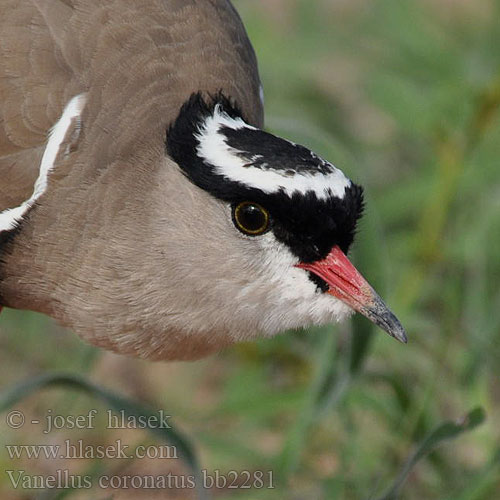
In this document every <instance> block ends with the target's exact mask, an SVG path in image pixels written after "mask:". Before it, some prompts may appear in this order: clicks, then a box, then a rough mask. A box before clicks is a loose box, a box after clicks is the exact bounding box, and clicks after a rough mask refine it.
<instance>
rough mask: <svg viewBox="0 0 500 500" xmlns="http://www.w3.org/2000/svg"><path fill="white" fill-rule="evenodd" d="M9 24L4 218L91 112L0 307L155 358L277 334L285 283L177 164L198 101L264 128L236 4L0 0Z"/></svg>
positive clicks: (5, 34) (5, 39)
mask: <svg viewBox="0 0 500 500" xmlns="http://www.w3.org/2000/svg"><path fill="white" fill-rule="evenodd" d="M0 11H1V15H0V212H1V211H2V210H5V209H8V208H12V207H15V206H18V205H20V204H21V203H22V202H23V201H24V200H27V199H28V198H29V197H30V196H31V193H32V191H33V185H34V183H35V180H36V178H37V176H38V172H39V168H40V161H41V159H42V155H43V153H44V150H45V148H46V145H47V134H48V132H49V129H50V128H51V127H52V126H53V125H54V124H55V123H56V122H57V121H58V119H59V118H60V116H61V114H62V112H63V110H64V109H65V106H66V105H67V104H68V102H69V101H70V100H71V99H72V98H73V97H75V96H77V95H84V99H85V106H84V108H83V112H82V114H81V116H80V117H79V119H73V120H72V122H71V125H70V127H69V128H68V129H67V131H66V134H65V137H64V141H63V144H62V146H61V147H60V149H59V150H58V153H57V157H56V161H55V164H54V169H53V171H51V173H50V175H49V179H48V187H47V190H46V192H44V193H43V195H42V196H41V197H40V198H39V199H38V200H37V202H36V204H35V205H34V206H33V207H32V208H31V209H30V210H29V211H28V212H27V214H26V215H25V217H24V218H23V220H22V221H21V222H20V223H19V225H18V227H17V228H16V229H15V230H13V231H4V232H3V233H0V305H4V306H8V307H14V308H20V309H31V310H35V311H39V312H43V313H46V314H48V315H50V316H52V317H54V318H56V319H57V320H58V321H59V322H61V323H62V324H64V325H67V326H69V327H70V328H72V329H74V330H75V331H76V332H77V333H78V334H79V335H81V336H82V337H84V338H85V339H86V340H88V341H89V342H92V343H94V344H97V345H100V346H103V347H105V348H109V349H112V350H115V351H117V352H121V353H125V354H132V355H137V356H141V357H146V358H150V359H193V358H197V357H201V356H203V355H206V354H208V353H210V352H213V351H215V350H217V349H219V348H220V347H222V346H224V345H227V344H229V343H231V342H234V341H236V340H241V339H245V338H251V337H254V336H255V335H257V333H258V331H259V330H266V326H265V324H264V323H259V321H261V320H260V319H259V320H257V319H254V316H255V317H256V316H263V317H265V315H266V311H268V310H269V314H273V313H272V312H271V308H272V307H275V306H276V304H275V303H274V304H273V302H276V300H277V299H276V296H275V295H273V293H274V292H273V291H272V290H271V288H273V287H274V288H276V286H275V285H277V283H278V281H279V279H280V278H279V277H272V276H271V277H270V275H269V269H266V268H265V266H263V262H265V259H264V260H263V254H262V252H263V250H259V251H257V250H255V247H254V246H252V245H253V242H252V241H250V240H249V239H245V238H237V237H236V236H235V235H234V234H233V231H234V227H232V226H231V224H229V223H228V218H227V217H226V212H225V210H226V207H225V205H224V204H223V203H222V202H221V201H220V200H217V199H214V198H213V197H212V196H211V195H210V194H209V193H207V192H205V191H204V190H202V189H199V188H198V187H197V186H195V185H194V184H193V183H191V182H188V181H187V180H186V177H185V175H184V174H183V173H182V172H181V171H180V169H179V168H178V167H177V165H176V164H175V162H174V161H173V160H172V159H171V158H170V157H169V156H168V155H166V153H165V134H166V131H167V129H168V127H169V126H170V125H171V124H172V122H173V121H174V120H175V118H176V117H177V115H178V114H179V110H180V108H181V106H182V104H183V103H184V102H186V101H187V100H188V98H189V97H190V95H191V94H193V93H198V92H201V93H202V94H203V95H205V96H209V95H212V96H213V95H216V94H217V93H219V92H222V94H224V95H225V96H228V97H229V98H230V99H231V100H232V101H233V102H235V103H236V104H237V106H238V108H239V110H241V113H242V115H243V117H244V119H245V121H246V122H247V123H249V124H250V125H253V126H255V127H262V124H263V109H262V102H261V100H260V98H259V86H260V82H259V76H258V71H257V64H256V60H255V55H254V52H253V49H252V47H251V45H250V42H249V41H248V38H247V35H246V33H245V30H244V27H243V26H242V24H241V21H240V19H239V17H238V14H237V13H236V11H235V10H234V8H233V7H232V5H231V4H230V2H229V1H227V0H111V1H109V2H102V1H100V0H37V1H36V2H33V1H29V0H0ZM199 214H202V215H199ZM207 221H210V223H209V224H207ZM240 236H241V235H240ZM224 241H231V242H232V243H231V244H232V245H233V246H234V249H235V250H234V252H232V251H231V250H229V251H228V250H227V247H226V246H225V245H224V244H221V242H224ZM193 249H194V251H193ZM297 272H299V271H297ZM300 272H301V273H304V276H305V271H302V270H301V271H300ZM241 290H245V292H244V294H243V295H244V297H246V298H245V301H244V303H243V304H241V307H240V308H238V305H233V303H232V300H233V299H234V298H235V297H236V296H238V294H240V295H241V293H242V292H241ZM331 300H335V299H333V298H332V299H331ZM336 314H337V315H338V316H341V315H340V313H336ZM273 321H274V320H273ZM269 322H270V321H268V323H269ZM314 322H316V321H315V320H314V318H313V317H308V318H307V319H305V320H303V321H302V320H301V321H295V322H293V321H291V322H289V323H288V322H287V321H286V320H284V321H283V327H288V326H301V324H310V323H314ZM277 329H278V328H277V327H276V326H274V324H273V327H272V328H271V327H270V328H269V331H268V332H267V334H270V332H271V330H273V332H274V331H275V330H277Z"/></svg>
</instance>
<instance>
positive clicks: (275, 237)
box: [166, 94, 406, 342]
mask: <svg viewBox="0 0 500 500" xmlns="http://www.w3.org/2000/svg"><path fill="white" fill-rule="evenodd" d="M166 148H167V154H168V155H169V156H170V157H171V158H172V159H173V160H174V161H175V162H176V163H177V164H178V166H179V167H180V169H181V171H182V173H183V174H184V175H185V177H187V178H188V179H189V181H190V182H191V183H192V184H193V185H194V186H196V189H200V190H202V191H203V192H204V193H203V197H204V198H203V200H204V201H203V203H204V204H205V206H206V210H207V213H210V214H211V216H210V217H207V219H206V221H205V222H204V225H205V226H206V225H208V227H204V228H203V230H204V231H206V232H209V233H211V238H203V243H200V244H199V245H200V246H198V247H197V248H193V249H191V250H189V249H186V253H187V254H189V253H190V252H197V253H201V254H203V253H205V254H206V255H207V261H206V266H207V267H209V268H210V269H209V270H208V271H207V270H199V271H200V272H201V273H202V274H203V273H207V272H208V273H211V282H212V284H213V286H214V290H217V291H216V292H215V295H216V296H219V297H220V298H221V304H222V302H224V301H229V303H230V304H232V305H231V307H230V309H231V316H232V318H230V319H229V318H227V321H226V322H227V323H231V320H233V319H234V325H233V327H232V328H234V329H235V330H238V329H241V330H242V331H243V332H244V333H243V334H241V333H240V334H239V333H235V337H238V335H239V337H238V338H241V337H242V336H243V337H244V338H245V337H249V336H250V335H251V334H250V333H245V332H250V331H252V330H255V333H257V331H260V332H261V333H263V334H265V335H272V334H274V333H277V332H279V331H282V330H285V329H288V328H297V327H305V326H310V325H312V324H316V325H318V324H325V323H329V322H332V321H340V320H342V319H344V318H346V317H347V316H348V315H349V314H350V313H352V311H353V310H355V311H358V312H360V313H361V314H363V315H365V316H366V317H368V318H369V319H370V320H372V321H373V322H374V323H376V324H377V325H379V326H380V327H381V328H382V329H384V330H385V331H386V332H388V333H389V334H390V335H392V336H393V337H395V338H397V339H398V340H401V341H403V342H406V335H405V331H404V329H403V327H402V326H401V324H400V323H399V321H398V320H397V318H396V317H395V316H394V315H393V314H392V313H391V312H390V310H389V309H388V308H387V306H386V305H385V304H384V303H383V301H382V300H381V298H380V297H379V296H378V295H377V294H376V293H375V291H374V290H373V289H372V288H371V287H370V285H369V284H368V283H367V282H366V281H365V279H364V278H363V277H362V276H361V274H360V273H359V272H358V271H357V270H356V269H355V267H354V266H353V265H352V264H351V263H350V261H349V260H348V258H347V257H346V254H347V252H348V250H349V247H350V246H351V244H352V242H353V239H354V235H355V232H356V224H357V222H358V220H359V218H360V217H361V214H362V211H363V190H362V188H361V187H360V186H358V185H356V184H355V183H353V182H352V181H351V180H350V179H348V178H347V177H346V176H345V175H344V173H343V172H342V171H341V170H339V169H338V168H336V167H334V166H333V165H332V164H331V163H329V162H328V161H326V160H324V159H322V158H320V157H319V156H318V155H316V154H315V153H314V152H312V151H310V150H309V149H307V148H305V147H304V146H300V145H298V144H294V143H292V142H290V141H287V140H284V139H281V138H279V137H276V136H274V135H272V134H270V133H268V132H265V131H263V130H261V129H258V128H255V127H253V126H251V125H249V124H248V123H247V122H246V121H245V119H244V116H243V115H242V113H241V112H240V111H239V109H238V108H237V106H235V105H234V104H233V103H232V102H231V101H230V100H229V99H226V98H225V97H224V96H222V95H218V96H216V97H212V98H210V99H204V98H203V97H202V96H201V95H200V94H196V95H193V96H192V97H191V98H190V99H189V100H188V101H187V102H186V103H185V104H184V106H183V107H182V109H181V111H180V113H179V115H178V117H177V119H176V120H175V121H174V123H172V125H171V126H170V128H169V130H168V133H167V140H166ZM213 214H216V216H215V217H216V218H217V220H215V221H214V220H213V218H214V217H213ZM203 245H207V248H204V247H203ZM214 254H216V255H218V257H217V258H216V259H212V260H211V257H210V255H214ZM217 259H219V262H220V266H218V264H217ZM186 262H187V263H188V265H189V262H190V258H189V255H186ZM225 262H228V263H229V264H228V265H229V266H230V267H231V272H226V265H225ZM214 267H215V269H214ZM217 267H220V269H217ZM218 273H220V274H219V275H220V279H218V277H217V276H218ZM190 275H191V276H193V278H192V279H196V272H194V273H192V274H190ZM205 283H206V279H205ZM186 286H189V283H187V282H186ZM214 307H217V305H216V303H214ZM221 314H223V313H222V312H221ZM230 328H231V327H230Z"/></svg>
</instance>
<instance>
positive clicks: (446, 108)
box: [0, 0, 500, 500]
mask: <svg viewBox="0 0 500 500" xmlns="http://www.w3.org/2000/svg"><path fill="white" fill-rule="evenodd" d="M235 5H236V7H237V8H238V10H239V11H240V13H241V15H242V17H243V20H244V22H245V24H246V26H247V30H248V32H249V35H250V38H251V40H252V42H253V44H254V47H255V49H256V52H257V55H258V58H259V62H260V71H261V78H262V81H263V84H264V89H265V97H266V122H267V127H268V129H270V130H271V131H273V132H275V133H277V134H280V135H282V136H285V137H287V138H290V139H291V140H294V141H296V142H300V143H303V144H305V145H307V146H309V147H310V148H312V149H314V150H316V151H317V152H318V153H320V154H321V155H322V156H324V157H326V158H328V159H329V160H331V161H332V162H334V163H335V164H336V165H337V166H339V167H341V168H342V169H343V170H345V171H346V172H347V173H348V174H349V175H350V177H352V178H353V179H354V180H355V181H357V182H359V183H361V184H362V185H364V187H365V190H366V195H367V209H366V215H365V217H364V219H363V221H362V223H361V226H360V232H359V235H358V238H357V241H356V243H355V245H354V248H353V255H354V259H355V261H356V263H357V266H358V268H359V269H360V270H361V271H362V272H363V274H364V275H365V276H366V277H367V278H368V280H369V281H370V282H372V283H373V284H374V285H375V288H377V290H378V291H379V293H380V294H381V295H382V296H383V297H384V298H385V299H386V302H387V303H388V304H390V306H391V308H392V309H393V310H394V311H395V312H396V313H397V315H398V316H399V318H400V319H401V321H402V322H403V324H405V326H406V327H407V330H408V333H409V337H410V342H409V344H408V345H407V346H403V345H401V344H398V343H397V342H395V341H394V340H392V339H390V338H389V337H388V336H387V335H385V334H383V333H381V332H379V331H374V330H373V329H372V327H371V325H370V324H369V323H368V322H367V321H366V320H364V319H363V318H356V319H354V320H353V321H352V322H351V323H350V324H345V325H339V326H334V327H329V328H325V329H312V330H311V331H307V332H291V333H288V334H286V335H282V336H279V337H276V338H275V339H272V340H267V341H261V342H256V343H251V344H241V345H238V346H235V347H233V348H231V349H228V350H226V351H225V352H223V353H221V354H219V355H217V356H213V357H210V358H208V359H206V360H203V361H200V362H196V363H169V364H164V363H163V364H162V363H160V364H153V363H147V362H143V361H138V360H131V359H127V358H122V357H120V356H115V355H112V354H109V353H105V352H102V351H99V350H97V349H94V348H91V347H88V346H86V345H84V344H83V343H81V342H80V341H79V340H78V339H77V338H75V336H74V335H73V334H72V333H68V332H66V331H63V330H62V329H60V328H58V327H57V326H55V325H54V324H53V323H52V322H51V321H50V320H49V319H47V318H45V317H43V316H39V315H35V314H31V313H26V312H19V311H10V310H5V311H4V312H3V313H2V316H1V317H0V375H1V377H2V387H3V388H7V387H8V386H9V385H11V384H13V383H16V382H19V381H20V380H22V379H24V378H27V377H30V376H34V375H39V374H42V373H46V372H53V371H65V372H71V373H75V374H80V375H85V376H86V377H88V378H89V379H90V380H92V381H93V382H94V383H97V384H100V385H103V386H105V387H109V388H113V389H114V390H116V391H117V392H119V393H121V394H126V395H128V396H129V397H130V398H132V399H134V400H138V401H140V402H142V403H144V404H147V405H149V406H150V407H152V408H153V409H159V408H163V409H165V411H166V412H167V413H169V414H171V415H173V417H174V420H173V421H174V422H175V424H176V426H177V428H179V429H181V430H182V431H184V433H185V434H187V435H188V436H190V438H191V439H192V440H193V442H194V443H195V446H196V450H197V451H198V453H199V458H200V461H201V464H202V466H203V467H204V468H206V469H208V470H209V471H213V470H215V469H220V470H221V471H222V472H227V471H229V470H231V469H236V470H249V471H256V470H265V471H268V470H272V471H273V472H274V486H275V488H274V489H262V490H259V491H257V490H250V491H248V490H242V489H240V490H231V489H227V488H226V489H221V490H217V491H216V492H215V494H214V497H215V498H228V499H232V498H234V499H241V500H243V499H252V500H254V499H263V500H266V499H270V500H271V499H283V498H287V499H288V498H289V499H308V500H309V499H341V500H344V499H346V500H351V499H352V500H358V499H362V500H365V499H366V500H367V499H377V498H379V497H380V496H382V495H383V494H384V492H387V489H388V487H389V486H390V484H391V483H392V481H393V480H394V479H395V478H396V476H397V475H398V474H399V472H400V470H401V468H402V466H403V464H404V463H405V461H406V460H407V458H408V457H409V456H410V454H411V453H412V452H413V450H415V447H416V446H417V445H418V443H420V442H421V441H422V440H423V439H424V437H425V436H426V435H428V433H429V432H430V431H431V430H432V429H433V428H435V427H436V426H437V425H438V424H439V423H441V422H442V421H445V420H453V421H456V420H457V419H460V418H461V417H462V416H463V415H465V414H466V413H467V412H468V411H469V410H470V409H471V408H473V407H476V406H482V407H483V408H484V409H485V411H486V414H487V419H486V422H485V423H484V424H483V425H481V426H479V427H478V428H477V429H475V430H473V431H472V432H470V433H467V434H463V435H461V436H460V437H459V438H458V439H456V440H454V441H451V442H449V443H447V445H446V446H443V447H440V448H439V449H438V450H436V451H434V452H433V453H431V454H430V455H428V456H427V457H426V458H425V459H424V460H423V461H421V462H419V463H418V464H417V465H416V467H415V468H414V469H413V470H412V472H411V473H410V475H409V477H408V480H407V482H406V483H405V485H404V486H403V488H402V489H401V492H400V497H399V498H402V499H408V500H413V499H415V500H417V499H419V500H420V499H445V500H493V499H495V498H500V378H499V377H500V363H499V360H500V286H499V283H500V258H499V253H500V168H499V162H500V1H499V0H474V1H473V2H472V1H467V0H419V1H416V0H317V1H314V2H311V1H308V0H258V1H257V0H235ZM16 408H19V409H21V410H22V411H23V412H25V413H26V415H27V416H28V418H35V416H36V417H37V418H41V419H43V418H44V415H46V413H47V410H48V409H51V410H52V412H53V414H86V413H87V412H88V410H89V409H90V408H97V409H99V411H100V413H99V418H98V420H97V422H96V426H95V428H94V429H86V430H79V431H77V432H75V431H69V430H65V429H62V430H60V431H54V432H51V433H49V434H43V433H42V432H41V429H40V427H36V426H32V425H26V426H25V427H24V428H23V430H22V431H20V430H13V429H9V428H8V427H7V426H6V425H5V421H4V419H3V418H2V419H1V421H0V446H1V447H0V470H2V471H3V470H7V469H15V470H19V469H23V470H26V472H27V473H29V474H45V475H47V474H49V473H51V472H53V471H54V470H55V469H61V468H62V469H64V468H68V469H70V471H71V472H72V473H74V474H91V475H94V476H96V477H97V476H99V475H101V474H104V473H106V474H116V475H124V474H132V475H134V474H135V475H144V474H165V473H166V472H168V471H171V473H172V474H174V475H175V474H177V475H180V474H185V473H186V469H185V468H184V466H183V464H182V462H181V461H180V460H167V461H166V460H135V461H134V460H132V461H123V460H122V461H120V460H94V461H90V460H71V461H61V460H51V461H47V460H35V459H30V460H21V459H17V460H11V459H9V457H8V456H7V453H6V451H5V447H4V445H5V444H9V443H10V444H12V443H17V444H54V443H63V442H64V440H65V439H68V438H69V439H73V440H77V439H83V440H84V441H85V442H86V443H88V444H94V445H97V444H107V443H113V442H114V441H115V440H116V439H122V440H123V441H124V442H126V443H128V444H130V446H131V447H133V446H134V445H137V444H144V443H146V444H153V443H157V440H155V438H154V437H152V436H150V435H148V434H146V433H144V432H143V431H139V430H130V431H128V430H127V431H117V430H110V429H106V422H105V419H104V415H105V412H106V409H107V407H106V405H105V404H103V403H101V402H99V401H97V400H96V399H95V398H93V397H92V396H90V395H84V394H81V393H79V392H75V391H72V390H61V389H57V390H56V389H48V390H44V391H41V392H38V393H37V394H35V395H33V396H31V397H29V398H27V399H25V400H24V401H23V402H22V403H19V404H17V405H16ZM112 495H113V496H112ZM193 495H194V493H193V492H192V491H185V490H184V491H182V490H174V489H173V490H171V491H169V492H165V491H161V492H154V491H142V492H141V491H137V490H130V489H128V490H127V489H121V490H114V491H111V490H93V491H91V492H89V491H76V490H75V491H58V492H53V491H52V492H51V491H47V492H41V491H31V492H29V491H24V492H23V491H20V490H17V491H16V490H13V489H12V487H11V485H10V481H9V479H8V477H7V475H6V474H4V473H3V472H2V474H0V498H2V499H11V498H12V499H21V498H63V497H64V496H68V497H70V498H92V499H100V498H103V499H104V498H111V497H113V498H124V499H126V498H181V499H184V498H194V496H193ZM387 498H389V497H387Z"/></svg>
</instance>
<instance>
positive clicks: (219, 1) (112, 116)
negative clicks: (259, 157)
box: [0, 0, 263, 211]
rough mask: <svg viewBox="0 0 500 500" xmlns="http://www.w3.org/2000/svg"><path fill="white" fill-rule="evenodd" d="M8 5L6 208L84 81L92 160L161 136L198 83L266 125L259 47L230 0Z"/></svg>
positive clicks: (1, 46) (3, 116) (2, 74)
mask: <svg viewBox="0 0 500 500" xmlns="http://www.w3.org/2000/svg"><path fill="white" fill-rule="evenodd" d="M0 12H1V13H2V14H1V16H0V211H1V210H3V209H5V208H9V207H12V206H15V205H18V204H20V203H21V202H22V201H23V200H25V199H27V198H28V197H29V196H30V194H31V191H32V189H33V184H34V181H35V179H36V177H37V175H38V170H39V165H40V159H41V157H42V154H43V151H44V148H45V144H46V140H47V133H48V131H49V129H50V127H52V126H53V125H54V123H56V121H57V120H58V118H59V117H60V115H61V112H62V110H63V109H64V107H65V105H66V104H67V102H68V101H69V100H70V99H71V98H72V97H74V96H75V95H77V94H80V93H82V92H86V93H88V96H89V99H88V109H87V110H86V116H87V121H86V123H85V124H84V125H85V126H86V132H87V137H88V141H87V148H86V149H85V151H84V150H83V149H82V153H83V152H85V154H86V155H87V157H88V158H93V159H94V160H95V159H96V158H97V159H98V160H95V161H94V160H93V161H91V162H88V163H89V164H91V166H89V169H97V168H103V166H105V165H106V164H107V163H108V162H110V161H112V158H113V157H116V156H117V155H118V156H121V157H123V155H130V154H133V152H134V150H135V148H136V144H137V143H138V142H139V143H142V142H144V140H145V139H144V138H145V137H148V136H149V137H151V136H154V137H155V140H159V139H160V138H161V134H160V132H159V131H160V130H161V131H162V132H161V133H163V130H165V128H164V127H166V126H168V123H169V122H170V121H172V120H173V119H174V118H175V115H176V113H177V111H178V109H179V108H180V106H181V104H182V103H183V102H184V101H185V100H186V99H187V97H189V95H190V94H191V93H193V92H198V91H200V90H201V91H206V92H209V93H216V92H217V91H219V90H223V91H224V92H225V93H227V94H228V95H229V96H231V97H233V98H234V99H235V100H236V101H237V102H238V105H239V107H240V108H241V109H242V110H243V111H244V112H245V113H246V115H247V119H248V121H250V122H253V123H254V124H256V125H261V124H262V120H263V111H262V103H261V102H260V99H259V86H260V82H259V76H258V71H257V63H256V59H255V55H254V52H253V49H252V47H251V45H250V42H249V41H248V38H247V35H246V32H245V29H244V27H243V25H242V23H241V20H240V18H239V16H238V14H237V13H236V11H235V10H234V8H233V6H232V5H231V3H230V2H229V1H228V0H111V1H109V2H102V1H100V0H99V1H98V0H36V1H35V0H0ZM89 175H90V176H91V175H92V173H91V172H89Z"/></svg>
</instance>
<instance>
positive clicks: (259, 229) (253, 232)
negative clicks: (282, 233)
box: [233, 201, 269, 236]
mask: <svg viewBox="0 0 500 500" xmlns="http://www.w3.org/2000/svg"><path fill="white" fill-rule="evenodd" d="M233 222H234V225H235V226H236V227H237V228H238V229H239V230H240V231H241V232H242V233H244V234H247V235H249V236H259V235H260V234H264V233H265V232H266V231H267V230H268V229H269V212H268V211H267V210H266V209H265V208H263V207H261V206H260V205H259V204H257V203H252V202H249V201H244V202H242V203H239V204H238V205H234V206H233Z"/></svg>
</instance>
